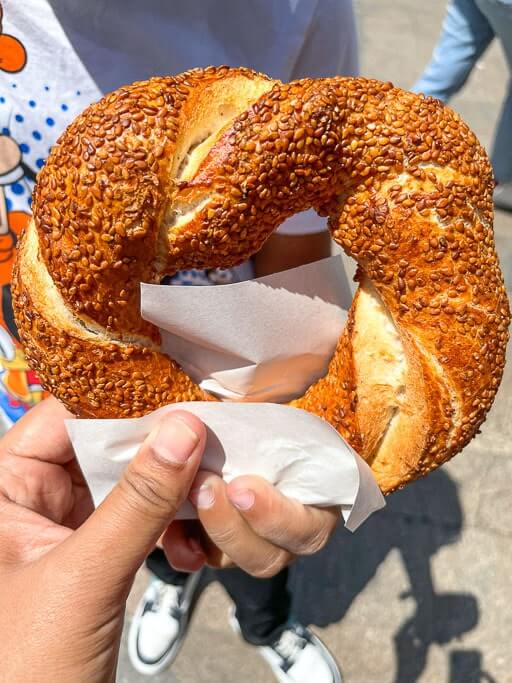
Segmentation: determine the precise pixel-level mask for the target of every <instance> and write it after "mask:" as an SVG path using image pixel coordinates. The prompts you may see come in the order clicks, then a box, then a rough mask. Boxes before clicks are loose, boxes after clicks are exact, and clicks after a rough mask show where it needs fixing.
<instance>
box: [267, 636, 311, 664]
mask: <svg viewBox="0 0 512 683" xmlns="http://www.w3.org/2000/svg"><path fill="white" fill-rule="evenodd" d="M307 642H308V641H307V639H306V638H304V637H303V636H301V635H300V633H297V631H295V630H293V629H291V628H290V629H287V630H286V631H283V633H282V635H281V637H280V638H279V640H278V641H277V643H276V644H275V645H274V650H275V651H276V652H277V653H278V654H279V655H280V656H281V657H282V658H283V659H285V660H289V661H290V660H292V661H293V660H294V659H296V657H297V656H298V655H299V654H300V653H301V652H302V650H303V649H304V648H305V646H306V644H307Z"/></svg>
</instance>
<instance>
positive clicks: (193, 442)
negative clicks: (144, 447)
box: [151, 417, 199, 464]
mask: <svg viewBox="0 0 512 683" xmlns="http://www.w3.org/2000/svg"><path fill="white" fill-rule="evenodd" d="M198 443H199V436H198V435H197V434H196V433H195V432H194V430H193V429H192V428H191V427H190V426H189V425H188V424H187V423H186V422H185V420H181V419H180V418H179V417H171V418H168V419H167V420H165V421H163V422H161V423H160V425H159V426H158V430H157V432H156V434H155V436H154V438H153V439H152V440H151V448H152V449H153V451H154V452H155V453H156V455H157V456H159V457H160V458H162V459H163V460H169V461H170V462H175V463H178V464H183V463H185V462H187V460H188V459H189V458H190V456H191V455H192V453H193V452H194V449H195V447H196V446H197V444H198Z"/></svg>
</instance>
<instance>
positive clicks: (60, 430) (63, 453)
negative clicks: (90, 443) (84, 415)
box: [0, 396, 75, 465]
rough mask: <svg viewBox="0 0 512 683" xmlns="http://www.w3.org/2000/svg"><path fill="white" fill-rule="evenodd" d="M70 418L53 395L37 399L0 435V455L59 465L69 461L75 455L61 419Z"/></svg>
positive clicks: (68, 413)
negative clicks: (27, 410)
mask: <svg viewBox="0 0 512 683" xmlns="http://www.w3.org/2000/svg"><path fill="white" fill-rule="evenodd" d="M72 417H73V415H72V414H71V413H70V412H68V411H67V410H66V408H65V407H64V406H63V405H62V403H60V402H59V401H57V399H56V398H53V396H51V397H50V398H47V399H45V400H44V401H41V403H38V404H37V406H35V407H34V408H32V409H31V410H30V411H29V412H28V413H27V414H26V415H24V416H23V417H22V418H21V420H18V422H17V423H16V424H15V425H14V426H13V427H11V429H10V430H9V431H8V432H7V433H6V434H5V436H4V437H3V438H2V440H1V441H0V458H1V457H2V456H5V455H13V456H16V457H20V458H33V459H35V460H41V461H42V462H51V463H56V464H60V465H62V464H65V463H67V462H69V461H70V460H72V459H73V458H74V457H75V455H74V452H73V448H72V447H71V442H70V440H69V436H68V433H67V430H66V425H65V424H64V420H68V419H70V418H72Z"/></svg>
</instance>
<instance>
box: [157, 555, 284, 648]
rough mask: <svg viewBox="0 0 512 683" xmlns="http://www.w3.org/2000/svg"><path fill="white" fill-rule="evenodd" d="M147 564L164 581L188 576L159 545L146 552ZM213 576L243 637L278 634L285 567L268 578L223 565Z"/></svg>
mask: <svg viewBox="0 0 512 683" xmlns="http://www.w3.org/2000/svg"><path fill="white" fill-rule="evenodd" d="M146 565H147V567H148V569H149V570H150V571H151V572H153V574H155V575H156V576H157V577H158V578H159V579H160V580H161V581H164V582H165V583H172V584H174V585H183V584H184V583H185V581H186V580H187V577H188V574H187V573H185V572H180V571H177V570H176V569H173V568H172V567H171V566H170V565H169V563H168V562H167V559H166V557H165V554H164V552H163V550H161V549H160V548H156V549H155V550H154V551H153V552H152V553H151V555H149V556H148V558H147V560H146ZM215 578H216V579H217V581H219V583H220V584H221V585H222V586H224V588H225V589H226V591H227V592H228V594H229V596H230V597H231V599H232V600H233V602H234V603H235V607H236V618H237V619H238V623H239V624H240V628H241V630H242V635H243V637H244V638H245V640H247V641H248V642H249V643H252V644H253V645H269V644H271V643H273V642H274V641H275V640H277V639H278V638H279V636H280V635H281V633H282V632H283V630H284V629H285V627H286V623H287V621H288V618H289V616H290V604H291V596H290V593H289V591H288V588H287V585H286V584H287V579H288V570H287V569H283V570H282V571H281V572H279V574H277V575H276V576H274V577H273V578H271V579H256V578H254V577H253V576H250V575H249V574H246V573H245V572H243V571H242V570H241V569H222V570H218V571H215Z"/></svg>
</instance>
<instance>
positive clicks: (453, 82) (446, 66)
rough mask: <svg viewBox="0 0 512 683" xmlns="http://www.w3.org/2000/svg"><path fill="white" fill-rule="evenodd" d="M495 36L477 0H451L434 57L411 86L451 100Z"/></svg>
mask: <svg viewBox="0 0 512 683" xmlns="http://www.w3.org/2000/svg"><path fill="white" fill-rule="evenodd" d="M493 37H494V31H493V29H492V27H491V25H490V24H489V22H488V21H487V19H486V17H485V16H484V14H482V12H481V11H480V10H479V9H478V7H477V6H476V4H475V0H451V2H450V3H449V5H448V8H447V10H446V15H445V17H444V20H443V26H442V29H441V35H440V37H439V40H438V42H437V45H436V46H435V48H434V52H433V54H432V59H431V61H430V63H429V64H428V66H427V67H426V69H425V71H424V73H423V75H422V76H421V77H420V79H419V80H418V81H417V82H416V83H415V84H414V86H413V87H412V88H411V90H412V91H413V92H422V93H425V95H432V96H433V97H437V98H438V99H440V100H442V101H443V102H447V101H448V100H449V99H450V97H452V95H454V94H455V93H456V92H457V91H458V90H460V89H461V88H462V86H463V85H464V83H465V82H466V80H467V78H468V76H469V74H470V73H471V70H472V69H473V67H474V65H475V63H476V61H477V60H478V58H479V57H480V56H481V55H482V54H483V52H484V50H485V49H486V48H487V47H488V45H489V43H490V42H491V41H492V39H493Z"/></svg>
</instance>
